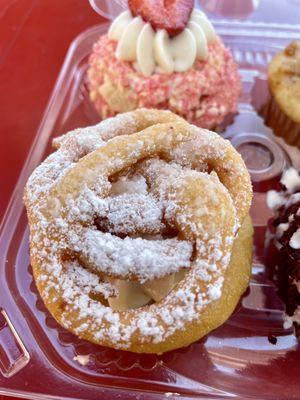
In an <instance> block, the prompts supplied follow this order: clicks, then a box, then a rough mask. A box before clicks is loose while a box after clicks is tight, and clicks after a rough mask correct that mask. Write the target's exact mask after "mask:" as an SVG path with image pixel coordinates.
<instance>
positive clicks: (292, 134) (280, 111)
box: [263, 41, 300, 148]
mask: <svg viewBox="0 0 300 400" xmlns="http://www.w3.org/2000/svg"><path fill="white" fill-rule="evenodd" d="M268 81H269V88H270V99H269V101H268V103H267V105H266V106H265V107H264V110H263V115H264V117H265V122H266V124H267V125H269V126H270V127H271V128H272V129H273V131H274V133H275V135H277V136H280V137H282V138H283V139H284V140H285V141H286V142H287V143H288V144H290V145H294V146H297V147H298V148H300V41H294V42H292V43H290V44H289V45H288V46H287V47H286V48H285V49H284V50H283V51H282V52H280V53H278V54H276V55H275V56H274V57H273V59H272V61H271V63H270V65H269V68H268Z"/></svg>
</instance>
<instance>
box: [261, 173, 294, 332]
mask: <svg viewBox="0 0 300 400" xmlns="http://www.w3.org/2000/svg"><path fill="white" fill-rule="evenodd" d="M281 184H282V187H283V190H282V191H281V192H276V191H274V190H272V191H270V192H269V193H268V197H267V201H268V205H269V207H270V208H271V209H272V210H273V211H274V218H273V219H272V220H271V221H270V231H271V241H270V243H269V246H268V247H273V257H272V258H273V260H272V262H268V264H269V267H270V269H269V272H270V277H271V279H272V280H273V281H274V282H275V284H276V286H277V287H278V294H279V296H280V298H281V300H282V301H283V302H284V304H285V307H286V315H285V322H284V326H285V327H286V328H289V327H291V326H292V325H294V327H295V333H296V335H297V336H298V337H300V176H299V172H297V171H296V170H295V169H294V168H290V169H289V170H287V171H285V173H284V174H283V176H282V179H281ZM274 253H275V254H274Z"/></svg>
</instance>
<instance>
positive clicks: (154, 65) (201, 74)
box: [88, 1, 241, 129]
mask: <svg viewBox="0 0 300 400" xmlns="http://www.w3.org/2000/svg"><path fill="white" fill-rule="evenodd" d="M132 3H137V2H135V1H131V2H129V6H131V10H128V11H125V12H124V13H122V14H121V15H120V16H119V17H117V19H116V20H115V21H114V22H113V23H112V25H111V27H110V29H109V32H108V34H107V35H103V36H101V37H100V38H99V40H98V42H97V43H95V45H94V48H93V52H92V54H91V56H90V65H89V69H88V83H89V90H90V99H91V101H92V102H93V103H94V105H95V107H96V109H97V111H98V112H99V114H100V116H101V117H102V118H107V117H110V116H114V115H115V114H117V113H120V112H125V111H129V110H134V109H136V108H139V107H145V108H159V109H170V110H171V111H173V112H175V113H177V114H178V115H180V116H182V117H184V118H185V119H187V120H188V121H189V122H191V123H193V124H196V125H198V126H201V127H204V128H208V129H217V128H218V126H219V125H220V124H221V123H222V121H223V120H224V118H225V116H227V115H229V114H232V113H235V112H236V110H237V101H238V98H239V95H240V92H241V81H240V76H239V73H238V68H237V65H236V63H235V62H234V60H233V58H232V55H231V54H230V52H229V50H228V49H226V48H225V46H224V44H223V43H222V41H221V39H220V38H219V37H218V36H217V35H216V33H215V31H214V29H213V27H212V25H211V23H210V22H209V20H208V19H207V18H206V16H205V15H204V14H203V13H202V12H200V11H196V10H193V2H186V3H191V7H190V11H189V13H188V12H187V10H186V9H185V12H186V14H185V15H184V13H183V12H181V13H180V17H179V16H177V18H178V19H179V20H180V21H179V22H180V23H181V24H180V23H176V21H175V17H174V18H173V19H172V18H171V17H169V19H168V18H167V17H166V18H165V19H164V20H160V21H159V20H158V17H157V15H154V16H153V15H150V16H149V15H148V14H151V13H150V11H149V10H148V9H146V10H144V8H145V7H144V4H143V5H142V6H143V7H142V8H137V7H136V5H135V4H132ZM139 3H143V1H142V2H139ZM145 3H147V2H145ZM157 3H161V2H160V1H157ZM175 3H180V1H179V2H175ZM181 3H184V2H181ZM158 6H160V7H162V6H161V5H158ZM158 11H159V10H156V12H157V13H158ZM168 11H169V14H168V15H170V14H171V13H172V10H171V11H170V10H168ZM173 11H174V10H173ZM147 13H148V14H147ZM173 13H174V12H173ZM159 14H162V15H163V11H161V12H160V13H159ZM175 14H176V13H175ZM141 15H142V16H141ZM175 16H176V15H175ZM184 16H185V19H186V20H185V21H183V22H182V18H183V17H184ZM142 17H143V18H142ZM170 19H171V21H170ZM174 21H175V22H174ZM163 24H165V26H164V25H163ZM156 25H157V26H158V27H156ZM174 26H176V29H175V28H173V27H174Z"/></svg>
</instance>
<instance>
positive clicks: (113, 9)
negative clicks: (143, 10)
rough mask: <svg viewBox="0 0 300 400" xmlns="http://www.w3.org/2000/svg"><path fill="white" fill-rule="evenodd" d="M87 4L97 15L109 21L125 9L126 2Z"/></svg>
mask: <svg viewBox="0 0 300 400" xmlns="http://www.w3.org/2000/svg"><path fill="white" fill-rule="evenodd" d="M89 2H90V5H91V6H92V7H93V9H94V10H95V11H96V12H97V13H98V14H100V15H102V17H104V18H107V19H111V20H112V19H114V18H115V17H116V16H117V15H119V14H120V13H121V12H122V11H124V10H125V9H126V8H127V1H126V0H89Z"/></svg>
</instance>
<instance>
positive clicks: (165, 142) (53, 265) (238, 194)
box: [24, 109, 252, 353]
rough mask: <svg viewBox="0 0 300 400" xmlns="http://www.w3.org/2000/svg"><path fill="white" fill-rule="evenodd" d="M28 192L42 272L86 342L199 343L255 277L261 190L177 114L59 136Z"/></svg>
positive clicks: (45, 289)
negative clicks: (255, 193)
mask: <svg viewBox="0 0 300 400" xmlns="http://www.w3.org/2000/svg"><path fill="white" fill-rule="evenodd" d="M54 145H55V147H56V148H57V151H56V152H55V153H53V154H52V155H50V156H49V157H48V158H47V159H46V160H45V161H44V162H43V163H42V164H41V165H40V166H39V167H38V168H37V169H36V170H35V171H34V172H33V174H32V176H31V177H30V179H29V181H28V183H27V185H26V188H25V197H24V198H25V204H26V208H27V213H28V219H29V225H30V232H31V235H30V254H31V263H32V268H33V274H34V278H35V281H36V284H37V287H38V290H39V292H40V295H41V297H42V299H43V300H44V302H45V304H46V306H47V308H48V309H49V311H50V312H51V314H52V315H53V316H54V318H55V319H56V320H57V321H58V322H59V323H60V324H61V325H62V326H64V327H65V328H66V329H68V330H70V331H71V332H73V333H75V334H76V335H78V336H80V337H81V338H84V339H86V340H89V341H92V342H94V343H98V344H101V345H105V346H109V347H114V348H118V349H123V350H130V351H134V352H147V353H161V352H165V351H168V350H171V349H175V348H178V347H181V346H185V345H188V344H190V343H191V342H193V341H195V340H197V339H199V338H200V337H201V336H203V335H205V334H207V333H208V332H209V331H211V330H212V329H214V328H216V327H217V326H219V325H220V324H222V323H223V322H224V321H225V320H226V319H227V318H228V317H229V316H230V314H231V313H232V312H233V310H234V308H235V306H236V304H237V302H238V301H239V298H240V296H241V295H242V293H243V292H244V291H245V289H246V288H247V285H248V281H249V277H250V270H251V256H252V225H251V220H250V217H249V207H250V203H251V196H252V189H251V183H250V178H249V174H248V172H247V169H246V167H245V164H244V162H243V160H242V158H241V156H240V155H239V154H238V153H237V151H236V150H235V149H234V148H233V147H232V145H231V144H230V143H229V142H228V141H226V140H224V139H222V138H221V137H220V136H218V135H217V134H216V133H213V132H210V131H207V130H203V129H200V128H197V127H195V126H193V125H190V124H188V123H187V122H185V121H184V120H183V119H182V118H180V117H178V116H176V115H175V114H172V113H171V112H169V111H158V110H145V109H141V110H136V111H133V112H129V113H125V114H120V115H118V116H116V117H114V118H111V119H107V120H105V121H103V122H101V123H100V124H98V125H96V126H93V127H88V128H84V129H78V130H75V131H73V132H70V133H68V134H66V135H64V136H62V137H59V138H57V139H55V140H54Z"/></svg>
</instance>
